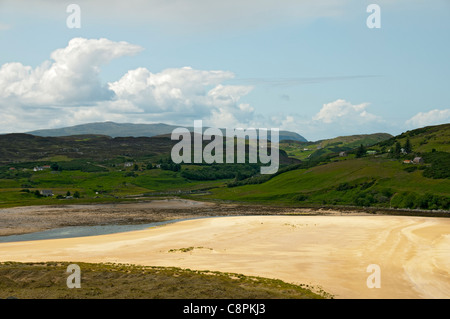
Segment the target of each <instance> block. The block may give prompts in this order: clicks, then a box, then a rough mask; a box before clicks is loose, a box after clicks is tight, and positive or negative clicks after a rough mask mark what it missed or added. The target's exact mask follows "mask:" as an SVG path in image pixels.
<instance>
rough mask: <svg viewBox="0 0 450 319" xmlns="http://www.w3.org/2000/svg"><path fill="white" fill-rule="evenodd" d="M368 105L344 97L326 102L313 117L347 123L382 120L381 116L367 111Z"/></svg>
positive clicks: (319, 119) (320, 120)
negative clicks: (352, 102)
mask: <svg viewBox="0 0 450 319" xmlns="http://www.w3.org/2000/svg"><path fill="white" fill-rule="evenodd" d="M368 106H369V103H361V104H351V103H350V102H348V101H345V100H343V99H338V100H336V101H333V102H330V103H326V104H324V105H323V106H322V108H321V110H320V111H319V113H317V114H316V115H315V116H314V117H313V119H314V120H316V121H319V122H323V123H326V124H330V123H346V124H347V125H352V124H356V125H359V124H364V123H366V122H373V121H379V120H381V118H380V117H378V116H376V115H374V114H371V113H369V112H367V110H366V108H367V107H368Z"/></svg>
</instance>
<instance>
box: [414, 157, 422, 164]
mask: <svg viewBox="0 0 450 319" xmlns="http://www.w3.org/2000/svg"><path fill="white" fill-rule="evenodd" d="M413 162H414V164H423V158H422V157H419V156H417V157H414V159H413Z"/></svg>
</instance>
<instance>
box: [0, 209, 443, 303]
mask: <svg viewBox="0 0 450 319" xmlns="http://www.w3.org/2000/svg"><path fill="white" fill-rule="evenodd" d="M183 248H190V249H186V250H185V251H183ZM0 260H1V261H23V262H28V261H70V262H76V261H79V262H83V261H84V262H114V263H131V264H141V265H154V266H176V267H182V268H190V269H198V270H215V271H225V272H236V273H242V274H246V275H256V276H263V277H269V278H278V279H281V280H284V281H287V282H291V283H302V284H310V285H313V286H316V287H321V288H323V289H324V290H325V291H327V292H329V293H331V294H333V295H334V297H335V298H450V219H446V218H426V217H405V216H382V215H374V216H363V215H362V216H239V217H236V216H229V217H214V218H205V219H196V220H188V221H182V222H177V223H174V224H168V225H165V226H161V227H155V228H150V229H146V230H141V231H133V232H126V233H117V234H110V235H101V236H91V237H79V238H67V239H49V240H41V241H29V242H15V243H1V244H0ZM371 264H376V265H378V266H379V267H380V271H381V273H380V283H381V287H380V288H368V286H367V278H368V277H369V276H370V275H371V273H370V272H367V267H368V266H369V265H371Z"/></svg>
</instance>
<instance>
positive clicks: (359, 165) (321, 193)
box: [210, 157, 450, 204]
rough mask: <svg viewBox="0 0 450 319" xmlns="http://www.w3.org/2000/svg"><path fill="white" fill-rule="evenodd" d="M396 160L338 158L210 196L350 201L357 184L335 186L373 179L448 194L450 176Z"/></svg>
mask: <svg viewBox="0 0 450 319" xmlns="http://www.w3.org/2000/svg"><path fill="white" fill-rule="evenodd" d="M402 165H403V164H401V162H400V161H399V160H391V159H385V158H375V157H372V158H361V159H348V160H342V161H337V162H333V163H329V164H325V165H319V166H316V167H313V168H311V169H300V170H295V171H290V172H287V173H284V174H281V175H279V176H277V177H275V178H273V179H271V180H269V181H268V182H266V183H263V184H257V185H245V186H241V187H235V188H220V189H214V190H213V193H214V195H212V196H210V197H213V198H217V199H223V200H237V201H250V202H279V203H298V200H297V199H296V196H298V195H299V194H304V195H306V196H308V197H309V198H308V201H307V202H309V203H316V204H323V201H324V200H331V201H332V202H334V203H336V204H350V203H351V199H352V196H354V195H355V193H356V192H357V191H358V189H357V188H355V189H353V190H349V191H346V192H342V191H338V190H336V188H337V187H338V186H339V185H340V184H342V183H349V184H350V185H358V184H362V183H365V182H370V181H372V180H376V182H375V183H374V185H373V186H371V189H372V190H379V191H381V190H383V189H392V190H393V191H394V192H401V191H412V192H417V193H423V192H425V191H427V192H431V193H433V194H439V195H448V194H449V190H450V180H448V179H429V178H425V177H423V176H422V171H415V172H412V173H408V172H406V171H404V170H403V169H402V168H403V166H402Z"/></svg>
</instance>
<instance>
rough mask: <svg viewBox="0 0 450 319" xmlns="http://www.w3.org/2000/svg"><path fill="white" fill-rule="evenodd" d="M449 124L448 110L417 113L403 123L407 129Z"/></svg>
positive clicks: (449, 114)
mask: <svg viewBox="0 0 450 319" xmlns="http://www.w3.org/2000/svg"><path fill="white" fill-rule="evenodd" d="M449 122H450V109H444V110H438V109H434V110H431V111H428V112H419V113H417V114H416V115H414V116H413V117H411V118H410V119H409V120H407V121H406V122H405V123H406V125H407V126H408V127H413V128H418V127H424V126H428V125H437V124H444V123H449Z"/></svg>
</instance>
